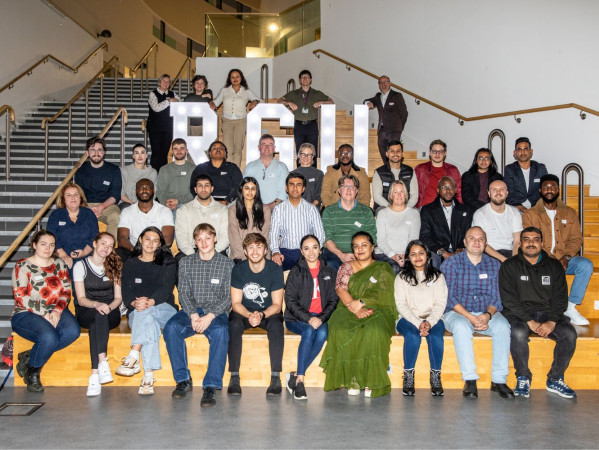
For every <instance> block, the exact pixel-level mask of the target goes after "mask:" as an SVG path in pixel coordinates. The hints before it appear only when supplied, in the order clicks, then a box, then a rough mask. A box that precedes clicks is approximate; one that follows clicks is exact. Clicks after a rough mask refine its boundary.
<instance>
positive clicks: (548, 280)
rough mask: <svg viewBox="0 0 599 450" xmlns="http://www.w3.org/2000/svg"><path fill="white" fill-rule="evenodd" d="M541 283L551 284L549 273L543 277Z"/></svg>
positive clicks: (544, 284)
mask: <svg viewBox="0 0 599 450" xmlns="http://www.w3.org/2000/svg"><path fill="white" fill-rule="evenodd" d="M541 284H542V285H543V286H549V285H551V277H550V276H549V275H545V276H542V277H541Z"/></svg>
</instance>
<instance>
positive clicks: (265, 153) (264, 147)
mask: <svg viewBox="0 0 599 450" xmlns="http://www.w3.org/2000/svg"><path fill="white" fill-rule="evenodd" d="M275 148H276V146H275V141H274V139H271V138H264V139H261V140H260V143H259V144H258V150H259V151H260V159H272V158H273V155H274V154H275Z"/></svg>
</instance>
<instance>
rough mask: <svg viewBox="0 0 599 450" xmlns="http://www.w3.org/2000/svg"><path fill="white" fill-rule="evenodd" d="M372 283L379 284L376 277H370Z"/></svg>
mask: <svg viewBox="0 0 599 450" xmlns="http://www.w3.org/2000/svg"><path fill="white" fill-rule="evenodd" d="M370 282H371V283H378V281H377V279H376V278H374V277H370Z"/></svg>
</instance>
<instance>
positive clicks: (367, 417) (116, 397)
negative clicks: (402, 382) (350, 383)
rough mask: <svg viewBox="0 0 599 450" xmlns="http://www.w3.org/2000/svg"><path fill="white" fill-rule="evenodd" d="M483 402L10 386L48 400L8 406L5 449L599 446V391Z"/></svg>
mask: <svg viewBox="0 0 599 450" xmlns="http://www.w3.org/2000/svg"><path fill="white" fill-rule="evenodd" d="M479 389H480V390H479V395H480V397H479V398H478V400H471V399H464V398H463V397H462V395H461V391H458V390H452V391H446V394H445V397H444V398H433V397H432V396H431V395H430V392H429V391H428V390H418V391H417V393H416V396H415V397H414V398H403V397H402V395H401V391H400V390H398V389H393V391H392V393H391V395H390V396H387V397H383V398H378V399H368V398H364V397H363V396H361V397H348V396H347V394H346V391H344V390H341V391H336V392H330V393H325V392H323V391H322V390H321V389H310V388H309V389H308V400H307V401H297V400H294V399H293V398H292V397H291V395H289V394H288V393H287V392H286V391H283V395H282V396H281V397H280V398H278V397H277V398H268V399H267V398H266V396H265V389H264V388H244V390H243V395H242V396H241V397H237V398H234V397H231V396H228V395H227V394H226V392H224V391H223V392H218V393H217V405H216V407H214V408H200V398H201V395H202V390H201V389H197V388H196V390H194V391H193V392H192V393H190V394H189V395H188V398H186V399H184V400H173V399H171V391H172V389H171V388H166V387H162V388H161V387H157V388H156V394H155V395H154V396H151V397H140V396H138V395H137V389H136V388H125V387H113V388H111V387H109V386H105V387H104V389H103V392H102V394H101V396H99V397H95V398H87V397H86V396H85V388H79V387H77V388H52V387H51V388H46V392H45V393H43V394H33V393H29V392H27V391H26V390H25V389H24V388H12V387H11V388H5V389H4V390H3V391H2V392H1V393H0V404H3V403H5V402H45V404H44V405H43V406H42V407H41V408H40V409H39V410H37V411H36V412H35V413H33V414H32V415H31V416H21V417H16V416H13V417H8V416H3V415H1V414H3V413H2V412H1V411H0V436H1V437H0V439H1V444H0V445H1V447H2V448H123V449H125V448H126V449H129V448H144V449H148V448H174V447H176V448H378V449H380V448H597V447H599V427H597V425H596V420H594V419H593V417H595V413H596V408H597V404H599V391H580V392H579V398H578V399H577V400H573V401H572V400H566V399H562V398H560V397H558V396H556V395H554V394H549V393H548V392H546V391H544V390H535V391H532V394H531V397H530V398H529V399H523V398H516V399H513V400H506V399H502V398H500V397H499V396H497V394H492V393H491V392H489V391H488V390H487V389H482V386H479Z"/></svg>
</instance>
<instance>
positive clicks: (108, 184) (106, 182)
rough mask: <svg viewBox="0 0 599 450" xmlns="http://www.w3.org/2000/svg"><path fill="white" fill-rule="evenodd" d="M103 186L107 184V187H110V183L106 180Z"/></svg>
mask: <svg viewBox="0 0 599 450" xmlns="http://www.w3.org/2000/svg"><path fill="white" fill-rule="evenodd" d="M102 184H105V185H106V186H110V181H106V180H104V181H103V182H102Z"/></svg>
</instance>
